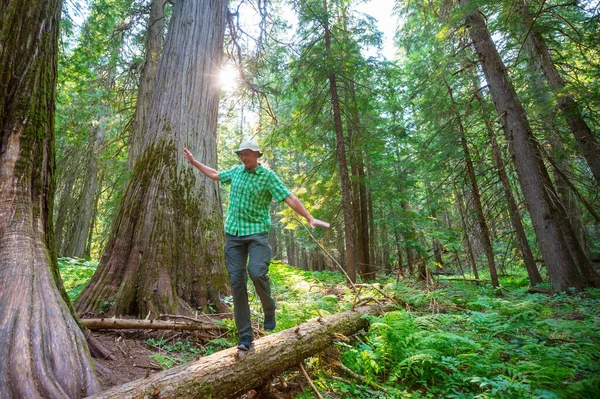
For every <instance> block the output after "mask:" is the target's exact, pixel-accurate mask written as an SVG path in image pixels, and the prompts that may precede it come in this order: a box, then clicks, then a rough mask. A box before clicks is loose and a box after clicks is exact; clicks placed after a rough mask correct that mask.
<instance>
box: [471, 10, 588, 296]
mask: <svg viewBox="0 0 600 399" xmlns="http://www.w3.org/2000/svg"><path fill="white" fill-rule="evenodd" d="M460 3H461V5H463V6H464V8H465V12H466V13H467V16H466V25H467V28H468V30H469V32H470V36H471V39H472V40H473V45H474V47H475V51H476V53H477V55H478V57H479V61H480V63H481V66H482V69H483V72H484V75H485V78H486V81H487V82H488V85H489V89H490V93H491V96H492V98H493V100H494V103H495V105H496V110H497V112H498V115H500V120H501V121H502V124H503V125H504V131H505V134H506V135H507V141H508V142H509V143H510V149H511V151H512V155H513V157H514V160H515V166H516V169H517V174H518V176H519V182H520V184H521V188H522V190H523V193H524V195H525V199H526V201H527V206H528V209H529V214H530V215H531V220H532V223H533V226H534V229H535V232H536V237H537V240H538V243H539V246H540V249H541V252H542V255H543V257H544V261H545V264H546V266H547V267H548V273H549V276H550V283H551V287H552V290H553V291H555V292H556V291H564V290H567V289H568V288H571V287H572V288H575V289H578V290H581V289H583V288H584V287H586V286H588V285H591V286H595V285H597V282H596V280H595V278H594V274H593V273H594V272H593V270H592V268H591V264H590V263H589V261H588V260H587V259H586V257H585V255H584V253H583V249H582V248H581V246H580V245H579V242H578V241H577V238H576V237H575V234H574V232H573V229H572V227H571V226H570V224H569V223H568V220H567V215H566V213H565V210H564V208H563V207H562V205H561V204H560V203H557V202H556V201H554V198H556V197H557V195H556V192H555V191H554V188H553V185H552V181H551V180H550V177H549V175H548V171H547V170H546V166H545V165H544V163H543V161H542V158H541V151H540V148H539V143H538V142H537V141H536V139H535V137H534V136H533V133H532V131H531V127H530V125H529V122H528V120H527V116H526V114H525V109H524V108H523V106H522V105H521V103H520V101H519V100H518V98H517V95H516V92H515V89H514V87H513V85H512V83H511V80H510V78H509V76H508V74H507V72H506V67H505V65H504V63H503V61H502V59H501V58H500V55H499V54H498V51H497V49H496V46H495V44H494V42H493V41H492V39H491V36H490V33H489V31H488V29H487V25H486V23H485V20H484V18H483V15H482V14H481V12H480V11H479V10H478V9H477V8H476V7H473V6H472V5H471V4H470V0H460Z"/></svg>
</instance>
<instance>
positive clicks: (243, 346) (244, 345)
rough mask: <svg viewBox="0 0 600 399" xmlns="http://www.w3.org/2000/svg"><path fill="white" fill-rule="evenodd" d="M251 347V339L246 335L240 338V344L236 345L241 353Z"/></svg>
mask: <svg viewBox="0 0 600 399" xmlns="http://www.w3.org/2000/svg"><path fill="white" fill-rule="evenodd" d="M251 345H252V337H250V336H248V335H244V336H243V337H242V339H240V343H239V344H238V346H237V348H238V349H239V350H241V351H247V350H249V349H250V346H251Z"/></svg>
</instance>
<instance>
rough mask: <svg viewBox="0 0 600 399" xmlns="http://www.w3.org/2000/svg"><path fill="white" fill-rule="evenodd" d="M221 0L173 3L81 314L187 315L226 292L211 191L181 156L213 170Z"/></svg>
mask: <svg viewBox="0 0 600 399" xmlns="http://www.w3.org/2000/svg"><path fill="white" fill-rule="evenodd" d="M226 13H227V1H226V0H211V1H203V2H195V1H178V2H176V3H175V6H174V7H173V15H172V17H171V22H170V27H169V31H168V35H167V39H166V42H165V47H164V50H163V56H162V58H161V61H160V64H159V67H158V73H157V80H156V83H155V87H154V91H153V96H152V105H151V108H150V109H151V111H150V114H149V116H148V117H147V118H146V120H145V128H144V138H143V146H142V149H141V151H140V155H139V157H138V158H137V162H136V165H135V168H134V171H133V175H132V177H131V180H130V182H129V184H128V187H127V190H126V192H125V195H124V198H123V201H122V203H121V206H120V209H119V214H118V216H117V218H116V221H115V225H114V227H113V231H112V235H111V239H110V240H109V243H108V245H107V248H106V250H105V252H104V255H103V256H102V259H101V260H100V264H99V266H98V269H97V271H96V273H95V274H94V276H93V277H92V280H91V282H90V284H89V285H88V286H87V287H86V288H85V290H84V291H83V292H82V294H81V296H80V297H79V298H78V299H77V301H76V309H77V311H78V313H80V314H89V313H91V314H96V313H98V312H99V311H100V310H102V312H103V313H104V314H108V315H110V314H116V313H118V314H130V315H136V316H143V317H146V316H147V315H148V314H154V315H157V314H159V313H188V312H192V311H194V310H195V309H196V308H198V307H201V308H202V309H205V310H207V309H208V305H209V304H212V305H213V306H215V307H221V303H220V300H219V295H220V294H225V293H226V292H227V284H226V281H227V278H226V273H225V268H224V253H223V245H224V232H223V221H222V215H221V204H220V198H219V193H218V187H217V184H216V183H215V182H213V181H212V180H210V179H208V178H206V177H204V176H201V175H199V174H198V173H195V171H194V169H193V168H191V167H190V165H189V163H188V162H187V161H186V160H185V159H184V157H183V148H184V147H187V148H189V149H190V150H191V151H192V152H193V153H194V154H195V155H196V157H197V158H198V159H199V160H200V161H201V162H203V163H205V164H208V165H215V166H216V164H217V151H216V126H217V111H218V100H219V91H218V86H217V83H216V76H218V69H219V67H220V65H221V58H222V52H223V35H224V30H225V18H226Z"/></svg>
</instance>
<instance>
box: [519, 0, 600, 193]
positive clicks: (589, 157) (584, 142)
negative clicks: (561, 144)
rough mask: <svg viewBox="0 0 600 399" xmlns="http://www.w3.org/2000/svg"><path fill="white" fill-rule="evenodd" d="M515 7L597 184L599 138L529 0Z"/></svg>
mask: <svg viewBox="0 0 600 399" xmlns="http://www.w3.org/2000/svg"><path fill="white" fill-rule="evenodd" d="M517 9H518V11H519V13H520V15H521V16H522V18H523V25H524V27H525V29H526V32H527V33H526V34H527V35H528V36H527V38H526V40H527V42H528V43H527V46H525V47H526V49H527V51H529V52H530V53H531V55H532V58H533V59H534V60H535V62H536V65H537V68H538V69H539V70H540V71H541V72H542V73H543V75H544V76H545V77H546V80H547V81H548V84H549V85H550V87H551V88H552V90H553V92H554V94H555V96H556V101H557V102H558V105H559V107H560V109H561V111H562V113H563V115H564V117H565V119H566V121H567V124H568V125H569V128H570V130H571V133H573V136H574V137H575V139H576V140H577V143H579V146H580V147H581V150H582V152H583V156H584V158H585V160H586V161H587V164H588V166H589V168H590V171H591V172H592V175H593V176H594V178H595V179H596V183H597V184H598V185H599V186H600V145H599V144H598V140H597V139H596V138H595V137H594V134H593V133H592V130H591V129H590V127H589V125H588V124H587V122H586V121H585V119H584V118H583V115H582V114H581V110H580V107H579V104H577V101H576V100H575V98H574V97H573V95H572V94H571V93H570V92H569V91H568V90H567V88H566V83H565V80H564V79H563V77H562V76H561V75H560V73H559V72H558V70H557V69H556V66H555V65H554V62H553V60H552V56H551V54H550V50H549V49H548V46H547V44H546V41H545V40H544V36H543V34H542V32H541V31H540V28H539V26H538V24H537V23H536V21H535V20H534V18H533V15H531V11H530V10H529V4H528V1H527V0H520V1H519V2H518V6H517Z"/></svg>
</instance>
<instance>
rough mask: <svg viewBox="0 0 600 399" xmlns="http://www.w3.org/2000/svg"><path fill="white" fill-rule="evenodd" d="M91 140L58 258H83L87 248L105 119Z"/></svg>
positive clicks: (101, 120) (99, 124) (104, 131)
mask: <svg viewBox="0 0 600 399" xmlns="http://www.w3.org/2000/svg"><path fill="white" fill-rule="evenodd" d="M94 130H95V133H94V135H93V139H92V140H90V143H89V151H88V155H87V167H86V172H85V173H86V176H85V180H84V181H83V187H82V189H81V196H80V197H79V199H78V201H77V204H76V208H75V209H72V210H71V212H73V216H72V217H71V223H72V226H71V229H69V230H67V231H69V232H70V234H69V236H68V237H65V236H64V235H63V244H64V245H63V247H62V248H61V251H60V252H59V253H58V254H59V256H72V257H77V258H83V257H84V256H85V252H86V251H85V250H86V246H87V238H88V235H89V232H90V228H91V226H92V224H93V222H94V202H95V199H96V194H97V191H98V172H99V166H100V160H99V158H98V157H99V154H98V152H99V151H100V148H101V146H102V144H103V143H104V135H105V133H106V119H105V118H100V121H99V123H98V126H96V127H95V128H94Z"/></svg>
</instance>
